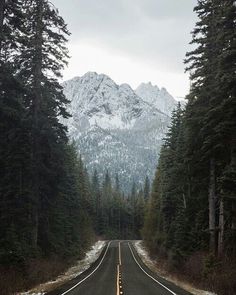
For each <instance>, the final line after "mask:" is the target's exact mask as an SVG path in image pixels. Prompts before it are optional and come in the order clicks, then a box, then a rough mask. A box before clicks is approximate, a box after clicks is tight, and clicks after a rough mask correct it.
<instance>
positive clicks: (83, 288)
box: [47, 241, 190, 295]
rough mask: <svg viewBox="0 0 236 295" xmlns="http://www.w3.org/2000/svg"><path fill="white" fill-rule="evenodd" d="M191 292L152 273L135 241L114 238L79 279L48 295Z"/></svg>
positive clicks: (180, 294) (182, 294) (173, 294)
mask: <svg viewBox="0 0 236 295" xmlns="http://www.w3.org/2000/svg"><path fill="white" fill-rule="evenodd" d="M66 294H68V295H190V293H189V292H186V291H185V290H183V289H181V288H179V287H177V286H175V285H174V284H172V283H170V282H168V281H166V280H164V279H163V278H160V277H158V276H157V275H156V274H154V273H152V272H151V271H150V270H149V269H148V268H147V267H146V266H145V265H144V264H143V263H142V261H141V260H140V258H139V257H138V255H137V253H136V251H135V249H134V248H133V246H132V243H130V242H128V241H120V242H119V241H112V242H109V243H108V244H107V246H106V247H105V249H104V250H103V252H102V254H101V255H100V258H99V259H98V260H97V262H96V263H95V264H94V265H93V266H92V267H91V268H90V269H89V270H87V271H86V272H84V273H83V274H81V275H80V276H78V277H77V278H76V279H74V280H72V281H70V282H68V283H67V284H65V285H64V286H62V287H60V288H59V289H57V290H54V291H52V292H49V293H47V295H66Z"/></svg>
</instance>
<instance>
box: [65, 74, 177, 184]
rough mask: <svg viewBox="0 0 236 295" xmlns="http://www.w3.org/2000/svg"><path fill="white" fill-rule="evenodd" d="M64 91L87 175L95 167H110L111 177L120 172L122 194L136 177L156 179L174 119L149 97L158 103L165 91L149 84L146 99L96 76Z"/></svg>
mask: <svg viewBox="0 0 236 295" xmlns="http://www.w3.org/2000/svg"><path fill="white" fill-rule="evenodd" d="M63 87H64V93H65V96H66V97H67V99H68V100H69V101H71V103H70V105H69V107H68V111H69V113H70V114H71V115H72V117H70V118H69V119H66V120H65V122H64V123H65V124H66V125H67V127H68V131H69V136H70V138H71V139H73V140H75V142H76V144H77V147H78V150H79V152H80V153H81V154H82V155H83V156H84V159H85V163H86V165H87V168H88V171H90V172H92V170H93V169H94V168H96V169H97V170H98V171H99V173H101V174H102V172H103V171H102V169H103V168H104V167H106V168H109V170H110V172H111V173H112V174H115V173H119V176H120V179H121V181H122V182H123V183H124V184H125V185H124V189H127V188H129V186H130V185H131V182H132V179H133V177H134V178H135V180H136V181H137V183H141V182H142V181H143V179H144V178H145V177H146V175H149V177H153V175H154V171H155V163H156V159H157V157H158V151H159V148H160V145H161V142H162V138H163V137H164V134H165V132H166V130H167V126H168V124H169V122H170V118H169V116H168V115H167V113H166V112H161V111H159V110H158V109H157V107H158V104H156V103H155V104H152V103H151V100H150V101H149V100H148V97H149V94H150V93H153V97H154V98H155V99H156V96H155V95H157V93H159V92H160V93H162V91H160V90H159V88H158V87H157V86H153V85H152V84H151V82H150V83H147V84H145V83H143V84H142V87H141V86H140V87H141V89H142V88H143V89H145V91H144V92H145V93H146V94H147V96H146V97H145V96H142V95H138V94H137V93H136V92H135V91H134V90H133V89H132V88H131V87H130V85H128V84H126V83H124V84H121V85H118V84H116V83H115V82H114V81H113V80H112V79H111V78H110V77H108V76H107V75H104V74H98V73H96V72H88V73H86V74H84V75H83V76H82V77H75V78H73V79H71V80H69V81H66V82H64V83H63ZM154 94H155V95H154ZM160 95H161V94H159V96H160ZM162 95H163V96H162V97H159V98H160V100H161V101H166V100H168V97H167V95H166V94H165V93H164V92H163V94H162ZM172 99H173V98H172ZM172 106H173V105H172ZM172 106H171V107H172ZM160 109H161V108H160ZM168 111H169V109H168ZM137 135H138V136H137ZM147 167H150V168H148V170H147ZM131 178H132V179H131Z"/></svg>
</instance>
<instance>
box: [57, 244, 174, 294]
mask: <svg viewBox="0 0 236 295" xmlns="http://www.w3.org/2000/svg"><path fill="white" fill-rule="evenodd" d="M128 246H129V249H130V252H131V254H132V256H133V259H134V261H135V262H136V264H137V265H138V266H139V268H140V269H141V270H142V271H143V272H144V273H145V274H146V275H147V276H148V277H149V278H150V279H152V280H153V281H155V282H156V283H157V284H159V285H160V286H162V287H163V288H165V289H166V290H167V291H168V292H170V293H171V294H173V295H177V294H176V293H175V292H173V291H171V290H170V289H169V288H167V287H166V286H165V285H163V284H162V283H161V282H159V281H158V280H157V279H155V278H154V277H152V276H151V275H149V274H148V273H147V272H146V271H145V270H144V269H143V268H142V266H141V265H140V264H139V262H138V261H137V259H136V258H135V256H134V253H133V250H132V249H131V247H130V244H129V243H128ZM62 295H63V294H62Z"/></svg>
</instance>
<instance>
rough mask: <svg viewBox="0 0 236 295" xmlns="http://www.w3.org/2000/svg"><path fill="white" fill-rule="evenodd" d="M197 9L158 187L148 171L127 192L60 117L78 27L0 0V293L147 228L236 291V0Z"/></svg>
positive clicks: (151, 237) (158, 244)
mask: <svg viewBox="0 0 236 295" xmlns="http://www.w3.org/2000/svg"><path fill="white" fill-rule="evenodd" d="M195 12H196V13H197V15H198V18H199V20H198V22H197V24H196V27H195V29H194V30H193V33H192V35H193V38H192V44H193V45H194V48H195V49H194V50H193V51H191V52H188V53H187V55H186V60H185V63H186V67H187V69H186V70H187V71H189V72H190V79H191V90H190V93H189V95H188V96H187V105H186V108H184V109H183V108H181V106H180V104H179V105H178V107H177V109H176V110H175V111H174V112H173V114H172V120H171V125H170V127H169V131H168V133H167V135H166V138H165V139H164V143H163V146H162V149H161V152H160V159H159V162H158V165H157V170H156V175H155V179H154V181H153V183H152V188H151V192H150V183H149V182H150V181H149V179H148V178H146V179H145V180H144V185H143V188H142V187H141V185H140V184H135V183H134V184H133V187H132V190H131V192H130V194H129V195H128V196H127V195H124V193H123V192H122V190H121V189H120V187H121V185H120V181H119V175H110V173H109V171H107V172H106V174H105V175H104V177H103V178H99V176H98V172H97V171H96V170H95V171H94V173H93V175H89V174H88V172H87V170H86V166H85V165H84V163H83V160H82V155H79V154H78V153H77V151H76V148H75V144H74V143H73V142H71V141H70V140H69V139H68V135H67V130H66V127H65V126H64V125H63V124H62V123H61V122H62V121H63V119H65V118H68V117H69V116H70V114H69V113H68V112H67V104H68V103H69V101H67V99H66V98H65V96H64V94H63V88H62V86H61V85H60V81H61V80H60V79H61V78H62V70H63V68H64V66H66V64H67V62H68V58H69V56H68V50H67V46H66V43H67V38H68V36H69V35H70V33H69V31H68V29H67V25H66V23H65V22H64V20H63V18H62V17H61V16H60V15H59V12H58V10H57V9H56V7H54V6H53V4H51V3H50V2H49V1H47V0H0V167H1V169H0V276H1V278H3V279H2V280H1V282H0V289H1V290H4V292H5V293H1V294H11V293H13V292H14V291H16V290H17V291H19V290H21V289H25V288H28V287H30V286H32V285H34V284H36V283H39V282H40V281H43V280H46V279H49V278H51V277H54V276H55V275H57V274H58V273H60V272H61V271H62V270H64V269H65V268H66V267H67V266H68V265H69V264H70V263H72V262H73V261H74V260H75V259H79V258H82V257H83V255H84V254H85V252H86V250H87V249H88V248H89V246H90V245H91V244H92V243H93V242H94V241H95V240H96V239H98V238H100V239H140V238H141V234H142V237H143V239H144V242H145V244H146V246H147V247H148V249H149V250H150V252H151V253H152V254H153V255H158V256H159V258H162V259H165V260H167V261H168V265H169V267H170V268H171V269H178V270H179V271H180V270H181V271H182V273H185V274H187V275H188V276H189V277H190V279H191V280H192V281H194V282H196V281H198V282H199V281H200V282H201V284H202V285H203V286H204V287H205V286H206V285H207V286H209V282H210V286H212V289H213V290H214V291H217V292H220V293H219V294H233V293H234V292H235V290H236V286H235V275H236V83H235V81H236V39H235V36H236V24H235V21H236V5H235V1H233V0H199V1H198V5H197V6H196V7H195ZM104 168H105V167H104ZM141 229H142V230H141ZM45 261H48V262H49V264H50V265H51V266H52V265H53V266H54V269H51V268H50V270H49V269H46V268H45ZM55 261H57V264H56V265H55V264H54V263H55ZM58 262H60V263H58ZM42 263H43V266H42V265H41V264H42ZM32 264H34V271H32V267H30V265H32ZM42 267H43V268H44V272H45V271H46V272H47V277H40V275H39V273H40V270H42ZM29 271H30V272H29ZM10 282H14V284H10ZM204 282H205V284H206V285H204ZM225 290H227V292H229V293H225ZM2 292H3V291H2Z"/></svg>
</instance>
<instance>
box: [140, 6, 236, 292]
mask: <svg viewBox="0 0 236 295" xmlns="http://www.w3.org/2000/svg"><path fill="white" fill-rule="evenodd" d="M195 12H196V13H197V15H198V18H199V20H198V22H197V24H196V27H195V29H194V30H193V33H192V35H193V38H192V44H194V45H195V49H194V50H193V51H191V52H188V53H187V55H186V60H185V62H186V64H187V71H190V78H191V90H190V93H189V95H188V96H187V106H186V109H185V110H182V109H181V108H180V106H179V107H178V108H177V110H175V111H174V112H173V115H172V122H171V126H170V127H169V132H168V134H167V136H166V138H165V140H164V144H163V147H162V150H161V154H160V159H159V163H158V167H157V170H156V176H155V180H154V182H153V186H152V193H151V199H150V201H149V204H148V208H147V213H146V216H145V225H144V229H143V236H144V240H145V242H146V244H147V246H148V248H149V249H150V250H151V251H152V253H158V255H159V256H162V257H166V258H168V260H169V263H170V265H171V266H174V267H176V268H178V269H181V268H182V269H183V271H185V273H187V274H188V275H189V276H191V277H192V279H196V280H199V279H201V280H202V281H205V283H206V285H208V286H209V285H212V289H214V291H218V292H222V294H234V292H235V290H236V286H235V275H236V267H235V265H236V83H235V82H236V39H235V36H236V23H235V21H236V6H235V1H233V0H223V1H222V0H212V1H206V0H203V1H202V0H201V1H198V5H197V6H196V7H195ZM209 281H210V283H209ZM222 290H223V291H222Z"/></svg>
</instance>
